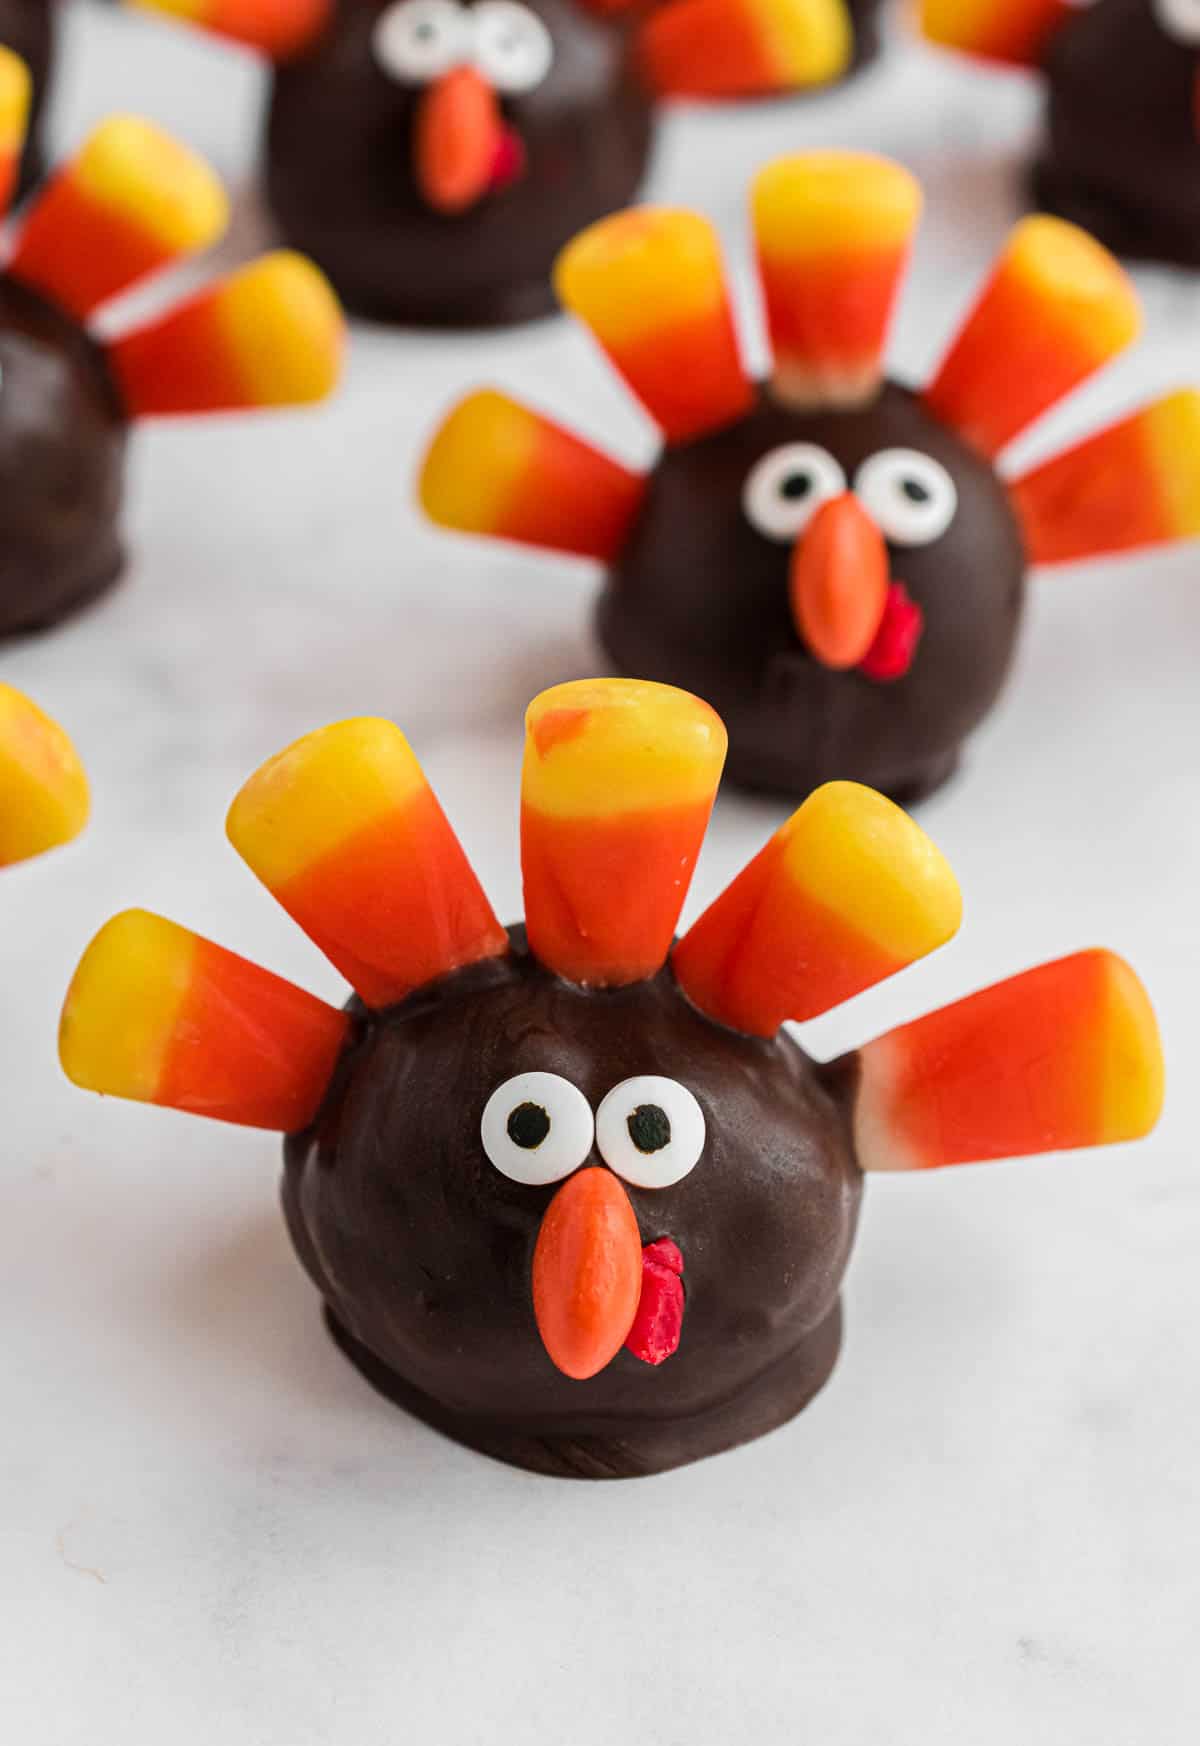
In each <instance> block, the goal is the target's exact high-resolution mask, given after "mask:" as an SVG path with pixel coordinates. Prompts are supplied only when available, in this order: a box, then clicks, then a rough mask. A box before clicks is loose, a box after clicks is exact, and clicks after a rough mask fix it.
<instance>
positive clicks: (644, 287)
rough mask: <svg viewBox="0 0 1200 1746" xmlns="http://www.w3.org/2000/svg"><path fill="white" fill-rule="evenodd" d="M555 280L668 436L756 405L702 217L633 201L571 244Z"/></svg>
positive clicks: (716, 251)
mask: <svg viewBox="0 0 1200 1746" xmlns="http://www.w3.org/2000/svg"><path fill="white" fill-rule="evenodd" d="M554 280H555V285H556V288H557V290H558V294H559V297H560V298H561V299H562V301H563V303H564V304H565V305H566V307H567V308H568V309H570V310H571V311H572V312H573V313H574V314H575V315H577V316H578V317H579V318H580V320H581V321H583V322H585V323H586V324H587V326H588V327H589V328H590V329H591V330H592V332H593V334H594V335H595V336H596V339H597V340H598V341H599V343H600V345H601V346H602V347H603V348H604V351H605V352H606V354H607V355H608V357H609V359H610V360H611V362H612V363H613V364H614V365H615V367H616V368H617V369H618V370H619V371H620V373H621V375H622V376H623V377H624V378H625V381H626V382H627V383H628V385H629V387H630V388H631V389H632V391H633V392H634V394H636V395H637V397H638V399H639V400H640V401H641V402H642V404H643V406H644V407H645V408H646V410H647V412H649V414H650V416H651V418H653V419H654V420H655V422H656V423H657V424H658V425H659V427H660V429H661V430H662V433H663V435H664V436H665V437H666V439H667V441H668V442H676V443H678V442H686V441H687V440H688V439H689V438H691V437H696V436H699V435H701V434H702V433H703V432H705V431H708V430H713V429H716V428H717V427H718V426H719V425H722V424H728V423H729V422H731V421H732V420H733V419H736V418H738V417H740V416H741V415H742V414H743V413H744V412H746V411H747V410H748V408H749V407H750V405H751V403H752V400H753V390H752V388H751V385H750V383H749V382H748V381H747V379H746V376H745V372H744V371H743V369H742V365H741V360H740V358H739V355H738V343H737V335H736V333H735V331H734V324H733V312H732V309H731V307H730V302H729V293H728V290H727V288H726V284H725V275H724V270H723V267H722V264H721V250H720V245H719V243H718V242H717V237H716V233H715V231H714V230H713V228H712V226H711V225H710V224H709V223H708V222H707V221H706V220H705V219H703V218H701V217H700V216H699V215H698V214H696V213H694V212H675V211H666V210H664V209H662V208H656V207H635V208H632V209H631V210H630V211H628V212H619V213H617V214H616V216H615V217H613V218H606V219H602V220H601V222H600V223H599V224H594V225H592V226H591V228H590V229H588V230H585V231H584V232H583V233H582V235H580V236H577V237H576V238H575V240H574V241H573V242H571V243H568V244H567V247H566V248H565V249H564V250H563V252H562V254H561V255H560V256H559V258H558V263H557V265H556V267H555V273H554Z"/></svg>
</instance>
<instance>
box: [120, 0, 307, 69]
mask: <svg viewBox="0 0 1200 1746" xmlns="http://www.w3.org/2000/svg"><path fill="white" fill-rule="evenodd" d="M126 4H127V5H132V6H139V7H142V8H143V9H144V10H145V11H147V12H165V13H169V14H170V15H171V16H172V17H174V18H178V19H180V20H182V22H183V23H185V24H194V25H196V26H198V27H199V28H200V29H202V30H211V31H212V32H213V33H214V34H215V35H217V36H228V37H232V38H233V40H234V41H235V42H242V43H245V44H246V45H247V47H249V48H256V49H258V50H260V52H261V53H262V54H264V55H268V56H269V57H270V58H271V59H272V60H276V61H282V60H287V59H289V58H290V57H291V56H292V55H296V54H299V53H301V52H302V51H303V50H304V49H306V48H307V47H308V46H309V44H310V43H312V42H314V41H315V40H316V38H317V36H318V35H319V33H320V32H321V30H323V29H324V26H325V23H326V20H327V19H328V18H329V15H330V12H331V10H332V7H333V4H334V0H126Z"/></svg>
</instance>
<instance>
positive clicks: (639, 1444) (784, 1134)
mask: <svg viewBox="0 0 1200 1746" xmlns="http://www.w3.org/2000/svg"><path fill="white" fill-rule="evenodd" d="M513 940H514V951H513V953H512V954H511V955H510V956H509V957H508V958H507V959H502V960H494V961H492V962H490V963H486V964H482V965H477V966H474V967H472V968H470V969H468V970H464V971H460V972H458V973H457V974H455V975H453V976H451V977H448V978H446V979H444V980H443V981H442V982H440V983H437V984H435V985H433V986H432V987H431V988H429V989H427V990H425V991H423V992H418V993H417V994H416V995H414V996H413V997H411V998H410V999H409V1000H408V1001H406V1002H404V1003H403V1004H402V1005H400V1006H398V1007H394V1008H392V1009H391V1010H390V1011H388V1012H385V1013H382V1014H374V1015H363V1014H361V1013H360V1017H361V1022H362V1030H361V1032H360V1034H359V1036H358V1038H357V1040H356V1041H355V1042H354V1043H353V1044H352V1046H351V1047H350V1048H349V1050H348V1052H347V1055H346V1057H345V1059H344V1061H343V1063H342V1067H341V1069H340V1071H339V1074H338V1075H337V1076H336V1078H335V1082H334V1085H333V1087H332V1088H331V1090H330V1093H329V1095H328V1097H327V1099H326V1103H325V1106H324V1109H323V1110H322V1112H321V1114H320V1116H319V1117H318V1120H317V1122H316V1123H315V1125H314V1127H313V1128H312V1129H311V1130H310V1131H308V1132H306V1133H304V1134H300V1135H296V1136H293V1137H291V1138H290V1139H289V1140H288V1141H287V1142H286V1149H285V1159H286V1166H285V1173H284V1184H283V1201H284V1209H285V1212H286V1216H287V1220H288V1224H289V1228H290V1230H291V1233H292V1237H293V1240H294V1242H295V1244H296V1248H297V1250H298V1252H299V1254H300V1257H301V1259H302V1261H303V1263H304V1265H305V1267H306V1269H307V1271H308V1272H309V1274H310V1275H311V1277H312V1279H313V1280H314V1282H315V1283H316V1285H317V1287H318V1289H319V1290H320V1291H321V1293H322V1295H323V1296H324V1298H325V1301H326V1304H327V1306H328V1310H329V1314H330V1318H331V1322H332V1324H333V1326H334V1330H335V1333H336V1335H337V1337H338V1338H339V1341H340V1343H341V1344H342V1345H343V1347H344V1348H345V1349H346V1350H347V1351H348V1352H349V1354H350V1356H351V1357H352V1358H353V1359H354V1360H355V1362H356V1363H358V1365H359V1367H360V1368H361V1369H362V1370H363V1371H364V1373H365V1374H366V1375H367V1377H368V1379H369V1380H370V1381H372V1382H373V1383H374V1384H375V1385H376V1386H377V1387H379V1388H381V1389H382V1390H383V1391H384V1392H385V1393H387V1394H388V1395H389V1396H391V1397H392V1398H393V1399H395V1400H397V1401H399V1402H400V1403H401V1404H402V1405H404V1406H405V1407H407V1408H409V1409H410V1410H412V1411H414V1412H416V1413H418V1414H419V1415H420V1416H421V1417H423V1418H425V1419H427V1420H428V1421H429V1422H431V1423H432V1424H434V1425H436V1426H437V1427H438V1428H440V1429H442V1430H445V1431H447V1432H448V1433H449V1434H451V1435H452V1436H455V1437H456V1438H458V1439H459V1440H460V1441H462V1442H465V1443H468V1444H470V1445H472V1446H473V1447H476V1448H480V1449H482V1450H484V1451H485V1452H487V1453H488V1454H492V1455H495V1456H498V1457H499V1458H501V1459H503V1460H508V1461H511V1462H514V1463H515V1464H517V1465H519V1466H524V1467H530V1468H534V1469H536V1470H538V1471H540V1472H546V1473H558V1474H564V1475H586V1476H611V1477H620V1476H627V1475H632V1474H638V1473H650V1472H655V1471H658V1470H660V1469H662V1468H665V1467H671V1466H675V1465H677V1464H678V1463H680V1462H684V1461H689V1460H695V1459H697V1458H698V1457H699V1456H701V1455H706V1454H710V1453H713V1452H715V1451H717V1450H719V1449H724V1448H729V1447H731V1446H733V1445H735V1444H737V1443H740V1442H744V1441H745V1440H747V1439H748V1438H750V1437H754V1436H757V1435H759V1434H761V1433H762V1432H764V1431H766V1430H769V1429H771V1428H772V1427H773V1426H775V1425H778V1424H781V1423H783V1422H784V1421H785V1420H786V1419H788V1418H790V1417H791V1416H792V1415H793V1414H794V1413H796V1412H798V1411H799V1409H800V1408H801V1407H802V1406H803V1405H804V1404H805V1403H806V1401H807V1400H808V1399H810V1398H811V1396H812V1395H813V1394H814V1393H815V1392H816V1391H817V1389H818V1388H819V1387H820V1386H821V1384H822V1383H823V1382H824V1380H825V1379H826V1377H827V1375H828V1374H829V1371H830V1370H831V1368H832V1366H833V1363H834V1360H835V1358H836V1355H837V1349H838V1340H839V1330H840V1312H839V1307H838V1292H839V1286H840V1282H841V1278H842V1274H843V1272H844V1269H845V1266H846V1262H847V1259H848V1256H849V1252H850V1246H851V1243H852V1240H853V1236H854V1230H855V1224H856V1220H857V1214H858V1205H859V1198H860V1192H861V1182H862V1177H861V1173H860V1171H859V1169H858V1166H857V1164H856V1162H855V1160H854V1157H853V1153H852V1149H851V1142H850V1136H849V1126H848V1118H847V1114H846V1108H847V1104H846V1096H847V1094H848V1090H849V1087H848V1085H847V1084H846V1083H845V1082H844V1080H843V1079H842V1078H841V1077H840V1076H839V1075H837V1074H831V1073H829V1072H822V1070H820V1069H818V1068H817V1067H815V1066H814V1064H813V1063H812V1062H811V1061H810V1060H809V1059H808V1057H807V1056H805V1055H804V1054H803V1053H802V1052H801V1050H800V1049H799V1048H798V1047H797V1046H796V1045H795V1044H794V1043H793V1042H791V1041H790V1040H789V1039H788V1038H786V1037H784V1036H780V1037H779V1038H777V1039H775V1040H774V1041H771V1042H763V1041H759V1040H755V1039H750V1038H746V1037H741V1036H738V1035H736V1034H734V1033H732V1032H729V1031H726V1030H724V1029H722V1028H721V1027H719V1026H717V1025H714V1024H712V1023H710V1022H709V1021H708V1020H707V1019H705V1018H704V1017H702V1016H701V1015H700V1014H699V1013H698V1012H696V1010H695V1009H694V1008H693V1007H692V1006H691V1005H690V1004H689V1003H688V1002H687V1001H686V1000H685V999H684V997H683V996H682V995H681V994H680V992H679V990H678V988H677V986H676V984H675V981H674V978H673V976H672V974H671V972H670V971H669V970H666V971H663V972H662V973H661V974H660V975H659V976H658V977H656V978H655V979H654V980H653V981H651V982H645V983H641V984H638V985H636V986H634V987H632V988H626V989H618V990H611V991H602V992H595V993H593V992H586V991H584V990H582V989H579V988H576V987H573V986H571V985H569V984H567V983H564V982H561V981H559V980H558V979H557V978H555V977H553V976H550V975H549V974H547V972H546V971H544V970H543V969H542V968H541V967H540V966H539V965H538V964H537V963H536V962H535V961H534V960H533V959H532V958H531V957H530V956H529V955H528V953H527V951H526V949H525V946H524V938H523V934H522V932H521V931H520V930H514V933H513ZM526 1070H537V1071H548V1072H552V1073H558V1074H561V1075H563V1076H564V1077H565V1078H567V1079H569V1080H571V1081H572V1083H573V1084H575V1085H576V1086H578V1087H579V1089H580V1090H581V1091H582V1092H583V1093H584V1095H585V1096H586V1097H587V1099H588V1102H589V1103H590V1104H591V1106H592V1108H593V1110H594V1109H595V1108H596V1107H597V1106H598V1105H599V1103H600V1101H601V1099H602V1098H603V1097H604V1095H605V1093H606V1092H608V1091H609V1090H611V1089H612V1087H613V1086H615V1085H617V1084H619V1083H620V1082H621V1081H622V1080H624V1079H627V1078H630V1077H632V1076H633V1075H635V1074H640V1073H646V1072H651V1073H658V1074H665V1075H667V1076H669V1077H671V1078H674V1079H677V1080H679V1081H680V1082H681V1083H682V1084H684V1085H686V1086H687V1087H688V1088H689V1089H690V1090H691V1091H692V1092H694V1094H695V1096H696V1097H697V1099H698V1100H699V1102H700V1104H701V1107H702V1109H703V1111H704V1115H705V1121H706V1127H707V1143H706V1148H705V1151H704V1153H703V1156H702V1157H701V1159H700V1161H699V1163H698V1164H697V1165H696V1167H695V1169H694V1170H693V1171H692V1172H691V1174H690V1175H688V1176H686V1177H685V1178H684V1179H683V1181H681V1182H679V1183H677V1184H676V1185H675V1186H674V1187H672V1188H667V1189H663V1190H661V1191H658V1192H649V1191H646V1190H641V1189H637V1188H632V1187H630V1188H629V1190H628V1192H629V1198H630V1200H631V1202H632V1204H633V1207H634V1210H635V1212H636V1214H637V1219H638V1224H639V1227H640V1231H641V1236H642V1241H643V1244H645V1243H650V1242H654V1241H656V1240H657V1239H659V1238H661V1237H670V1238H672V1239H673V1240H674V1241H675V1242H676V1243H677V1244H678V1245H679V1247H680V1249H681V1251H682V1253H683V1258H684V1274H683V1280H684V1287H685V1291H686V1310H685V1314H684V1321H683V1334H682V1339H681V1342H680V1345H679V1349H678V1351H676V1352H675V1353H674V1355H673V1356H672V1357H670V1358H668V1359H667V1360H666V1361H665V1362H664V1363H663V1364H661V1365H659V1366H651V1365H648V1364H645V1363H643V1362H642V1361H641V1360H640V1359H638V1358H635V1357H634V1356H633V1355H632V1353H630V1352H628V1351H625V1350H622V1351H621V1352H619V1353H618V1354H617V1356H616V1358H615V1359H614V1360H613V1361H612V1363H611V1364H610V1365H609V1366H608V1367H607V1368H606V1369H604V1370H602V1371H601V1372H600V1373H599V1375H597V1376H594V1377H592V1378H591V1379H590V1380H589V1381H586V1382H575V1381H571V1380H570V1379H569V1378H567V1377H566V1376H563V1375H562V1374H561V1373H560V1372H559V1371H558V1370H556V1369H555V1367H554V1366H553V1364H552V1363H551V1361H550V1359H549V1357H548V1356H547V1354H546V1351H545V1348H544V1347H543V1345H542V1342H541V1339H540V1337H539V1335H538V1330H537V1326H536V1323H535V1320H534V1315H533V1304H532V1296H531V1286H530V1276H531V1267H532V1261H533V1251H534V1245H535V1243H536V1240H537V1235H538V1230H539V1226H540V1223H541V1219H542V1216H543V1214H544V1213H545V1211H546V1208H547V1207H548V1206H549V1204H550V1202H551V1200H552V1199H553V1196H554V1194H555V1192H556V1189H557V1187H558V1186H559V1185H552V1186H550V1187H539V1188H532V1187H526V1186H523V1185H521V1184H518V1183H516V1182H513V1181H510V1180H509V1178H508V1177H506V1176H504V1175H502V1174H501V1173H500V1172H499V1171H498V1170H497V1169H496V1168H495V1167H494V1166H493V1165H492V1163H491V1162H490V1161H489V1159H488V1157H487V1155H486V1154H485V1152H484V1150H483V1147H482V1144H481V1141H480V1134H479V1123H480V1117H481V1114H482V1111H483V1108H484V1105H485V1103H486V1102H487V1099H488V1098H489V1096H490V1095H491V1093H492V1092H493V1091H494V1090H495V1089H496V1087H497V1086H499V1085H501V1084H502V1083H503V1082H504V1081H505V1080H507V1079H508V1078H510V1077H512V1076H513V1075H514V1074H516V1073H519V1072H523V1071H526ZM589 1162H590V1163H593V1164H598V1163H601V1162H602V1160H601V1159H600V1157H599V1154H598V1153H597V1154H594V1155H593V1157H592V1158H591V1159H590V1160H589Z"/></svg>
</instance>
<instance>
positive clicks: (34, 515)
mask: <svg viewBox="0 0 1200 1746" xmlns="http://www.w3.org/2000/svg"><path fill="white" fill-rule="evenodd" d="M126 429H127V426H126V422H125V419H124V416H123V413H122V411H121V407H120V404H119V401H118V398H117V394H116V390H115V387H114V385H113V383H112V380H111V377H110V375H109V372H108V368H107V366H106V364H105V362H104V358H103V355H102V354H101V352H100V350H99V348H98V347H97V346H96V345H94V344H93V342H92V341H91V340H90V339H89V338H88V336H87V335H86V333H85V332H84V331H83V329H82V328H81V327H80V326H79V324H78V323H77V322H75V321H73V320H72V319H70V318H69V317H68V316H66V315H63V314H61V313H60V312H59V311H58V310H56V309H54V308H53V307H52V306H51V305H50V304H49V303H46V302H45V301H43V299H41V298H40V297H37V296H35V295H34V294H33V293H32V292H31V291H27V290H25V289H24V288H23V287H22V286H20V285H18V284H16V283H15V282H14V281H13V280H11V279H6V278H3V277H0V635H3V636H8V635H11V634H13V633H14V632H18V631H27V630H35V629H38V628H40V627H41V626H44V625H48V624H52V623H54V622H55V621H56V620H57V619H59V618H62V617H63V616H64V615H65V614H66V613H68V612H69V611H70V610H71V609H72V608H73V607H76V606H79V605H82V604H83V603H84V602H85V601H86V600H89V599H90V598H91V597H92V596H93V595H96V594H98V593H100V592H101V590H102V589H104V588H106V587H107V586H108V585H109V584H110V583H111V582H112V581H113V580H114V579H115V578H116V576H117V575H118V574H119V572H120V569H121V565H122V557H123V554H122V548H121V540H120V534H119V530H118V518H119V514H120V507H121V498H122V487H123V480H124V462H125V438H126Z"/></svg>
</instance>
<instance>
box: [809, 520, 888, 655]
mask: <svg viewBox="0 0 1200 1746" xmlns="http://www.w3.org/2000/svg"><path fill="white" fill-rule="evenodd" d="M889 582H890V566H889V563H888V554H887V546H886V544H885V542H884V538H883V535H882V534H881V533H880V531H879V529H878V527H877V526H876V525H875V523H874V521H873V520H872V519H871V517H870V516H869V515H868V514H867V512H866V510H865V509H864V508H863V506H862V504H861V503H860V502H859V501H858V498H857V497H855V496H854V495H853V493H852V492H849V491H846V492H843V493H842V495H841V496H840V497H834V498H832V499H831V500H830V501H829V502H828V503H824V504H822V505H821V508H820V509H819V510H818V511H817V513H816V514H815V515H814V516H813V518H812V520H811V521H810V522H809V524H808V527H807V528H806V529H805V531H804V534H803V535H802V537H801V538H800V540H799V541H798V542H797V544H796V548H795V550H794V551H793V553H792V567H791V577H790V595H791V603H792V618H793V619H794V621H795V625H796V629H797V631H798V632H799V633H800V638H801V641H802V642H803V643H804V644H805V647H806V648H807V649H808V650H809V652H810V653H811V654H812V655H814V656H815V657H816V659H817V660H818V661H820V662H821V663H822V664H823V665H824V666H826V667H832V668H834V669H835V670H837V671H839V672H840V671H844V670H845V669H847V668H849V667H857V666H858V664H859V662H860V661H861V660H862V659H863V658H864V656H865V655H866V654H867V651H868V650H869V649H870V647H871V645H872V644H873V643H874V641H875V638H876V636H877V634H878V632H879V627H880V625H881V624H882V622H883V615H884V611H885V609H886V607H887V599H888V586H889Z"/></svg>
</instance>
